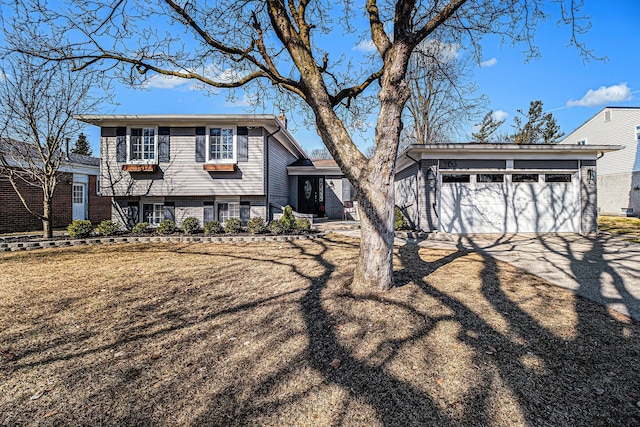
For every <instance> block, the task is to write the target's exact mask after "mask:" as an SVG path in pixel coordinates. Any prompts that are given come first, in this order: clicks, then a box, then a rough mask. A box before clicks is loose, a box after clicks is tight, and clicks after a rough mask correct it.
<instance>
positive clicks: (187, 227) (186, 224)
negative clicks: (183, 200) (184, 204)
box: [180, 216, 200, 234]
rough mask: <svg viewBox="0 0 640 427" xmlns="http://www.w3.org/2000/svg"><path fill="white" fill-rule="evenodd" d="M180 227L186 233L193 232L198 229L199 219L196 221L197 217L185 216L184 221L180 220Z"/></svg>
mask: <svg viewBox="0 0 640 427" xmlns="http://www.w3.org/2000/svg"><path fill="white" fill-rule="evenodd" d="M180 228H182V231H184V232H185V233H187V234H193V233H195V232H197V231H198V230H199V229H200V221H198V218H194V217H192V216H190V217H189V218H185V219H184V221H182V224H180Z"/></svg>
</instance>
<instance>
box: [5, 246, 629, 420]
mask: <svg viewBox="0 0 640 427" xmlns="http://www.w3.org/2000/svg"><path fill="white" fill-rule="evenodd" d="M357 245H358V243H357V241H355V240H351V239H346V238H341V237H338V236H335V235H332V236H328V237H325V238H323V239H317V240H314V241H305V242H298V241H295V242H287V243H283V244H275V245H271V246H268V245H267V246H268V249H265V248H267V246H265V245H256V246H255V248H258V247H259V248H262V249H260V250H256V249H253V248H254V246H252V245H246V246H245V245H234V246H233V248H232V246H217V247H213V248H212V247H209V246H198V245H166V246H162V249H159V250H157V249H154V250H151V251H148V252H149V253H150V255H152V256H153V257H154V258H155V259H159V258H161V257H162V256H163V254H164V253H168V254H173V255H175V256H176V257H177V260H178V262H177V264H176V265H178V264H180V262H181V261H180V260H185V262H186V260H188V262H197V263H198V264H197V265H196V264H194V265H188V266H186V268H188V269H189V270H190V272H191V273H190V275H189V276H188V277H189V278H188V281H185V280H186V279H185V278H184V276H181V274H182V273H181V271H175V272H174V271H172V268H173V267H174V266H172V265H167V267H166V273H163V274H162V277H158V278H157V281H158V288H157V289H158V290H157V293H156V291H154V292H153V293H150V294H144V293H143V294H136V293H135V291H136V289H137V288H136V283H137V282H136V281H135V280H132V281H128V282H126V283H114V284H113V287H112V288H109V289H111V290H110V291H109V292H112V293H115V294H118V295H117V297H114V298H113V299H112V300H111V299H110V300H109V303H108V304H107V308H106V312H107V313H109V312H110V310H116V308H117V307H116V306H115V304H121V305H123V306H125V308H126V310H125V311H124V312H123V313H115V312H114V317H117V319H116V320H113V321H112V322H113V323H110V324H108V328H106V329H107V331H106V332H104V331H101V330H100V329H99V327H100V325H90V326H87V329H88V330H89V332H90V335H96V334H107V336H106V337H104V340H103V341H104V342H102V341H92V340H91V339H87V337H86V334H85V335H78V336H70V337H68V338H69V342H67V343H66V344H64V345H63V344H62V343H61V342H60V340H59V339H58V338H56V339H55V341H54V342H53V343H52V344H51V346H45V347H43V348H40V347H36V348H32V349H25V353H24V354H18V357H17V360H15V361H11V362H9V363H5V364H4V365H3V369H7V371H6V372H7V373H8V374H10V375H11V374H15V375H21V376H22V377H23V378H24V379H25V380H26V381H28V380H31V381H34V383H38V381H40V382H42V381H43V377H44V378H49V379H51V378H53V379H54V380H55V383H54V384H52V385H49V386H44V387H45V389H47V388H48V390H49V391H48V392H45V393H44V394H43V396H42V397H40V398H38V399H36V400H33V401H30V399H29V396H28V395H26V396H24V397H22V398H17V397H16V395H15V394H14V396H13V398H15V399H16V400H15V401H14V402H16V403H15V404H16V405H17V404H18V402H21V403H20V404H22V405H24V407H22V408H21V409H16V407H14V406H13V404H12V403H11V402H10V401H7V400H6V399H5V400H4V403H3V400H2V399H0V412H3V408H4V409H10V410H11V411H6V412H5V414H12V413H13V412H12V411H18V412H20V411H21V412H20V413H21V414H22V415H21V416H22V418H21V417H20V416H15V415H5V417H6V418H4V419H3V418H2V416H0V424H3V423H8V424H10V423H12V422H16V423H17V422H19V421H25V422H28V421H26V420H29V419H31V420H39V421H38V422H41V423H42V424H55V423H61V422H66V423H72V424H73V423H76V424H86V423H99V424H109V425H116V424H117V425H134V424H135V425H158V424H164V425H185V424H188V425H221V426H222V425H224V426H231V425H381V426H408V425H421V426H422V425H438V426H446V425H518V424H519V425H599V424H600V425H602V424H606V425H634V424H637V422H638V421H639V419H638V412H639V411H638V408H636V407H634V405H635V401H636V400H640V399H635V400H633V399H632V398H631V397H632V396H633V393H637V392H638V391H640V384H638V378H637V374H636V367H635V363H636V362H637V357H638V354H637V350H638V348H640V344H639V343H638V331H639V328H638V326H637V324H623V323H620V322H617V321H613V320H612V319H611V318H610V317H609V316H608V315H607V314H606V312H605V311H604V310H602V309H601V308H600V307H599V306H597V305H595V304H593V303H591V302H589V301H585V300H582V299H580V298H576V299H575V300H574V299H572V297H570V296H568V297H566V299H564V300H563V299H560V300H554V301H545V298H546V296H547V293H548V290H549V288H552V287H549V286H548V285H547V284H546V283H544V282H542V281H539V280H535V279H532V278H531V277H529V276H527V277H525V276H522V277H519V276H518V274H519V272H515V273H514V272H513V271H510V270H509V271H503V270H504V269H505V268H506V267H505V268H503V267H502V264H498V263H496V262H495V261H494V260H493V259H492V258H490V257H488V256H481V255H478V254H474V253H471V252H469V251H466V250H463V249H458V250H454V251H437V250H426V249H422V250H421V249H420V248H419V247H418V246H417V245H406V246H402V247H400V248H398V251H397V255H398V256H397V258H396V261H397V265H396V268H395V269H396V278H397V281H398V287H396V288H394V289H393V290H392V291H390V292H387V293H375V292H371V293H356V292H353V291H351V290H350V289H349V283H350V281H351V278H352V266H353V262H354V261H355V257H356V254H357ZM154 248H155V246H154ZM200 248H203V250H200ZM205 248H206V249H205ZM231 249H233V250H231ZM127 251H130V253H132V254H133V253H135V252H147V251H146V249H145V247H144V246H143V245H142V246H122V247H121V249H120V252H125V254H124V255H125V256H126V252H127ZM274 254H275V255H274ZM194 257H195V258H194ZM221 262H223V263H222V264H221ZM214 265H215V266H216V269H217V270H216V271H215V272H214V274H215V277H211V272H210V271H208V272H207V266H214ZM468 265H471V266H472V267H473V268H471V269H469V270H468V271H467V270H465V268H467V267H468ZM200 269H202V272H200ZM210 269H211V267H209V270H210ZM274 276H275V277H274ZM181 280H182V281H181ZM521 281H524V284H521V283H520V282H521ZM105 287H108V285H105ZM214 288H215V289H218V290H219V291H218V292H217V293H214V290H215V289H214ZM519 288H527V289H528V288H533V290H534V292H533V293H524V294H523V295H520V294H518V290H519ZM154 289H155V288H154ZM514 289H515V290H514ZM152 290H153V289H152ZM146 292H148V291H146ZM536 292H538V294H536ZM112 296H113V295H112ZM572 301H575V308H574V310H575V313H573V314H574V316H576V317H577V318H579V319H580V323H581V325H584V324H586V323H585V322H591V323H590V326H589V328H588V330H589V331H597V332H598V333H599V334H600V336H599V339H593V337H591V336H587V330H584V329H575V330H573V329H571V328H569V329H571V331H569V332H567V331H566V330H564V329H562V328H561V327H557V328H554V325H553V324H551V325H547V324H546V323H545V318H544V316H540V315H539V313H535V310H540V311H542V313H543V314H547V315H548V317H549V318H554V316H557V313H556V312H559V313H561V314H564V313H565V312H563V311H562V310H563V307H562V305H563V304H566V303H567V302H569V303H570V302H572ZM546 303H548V304H549V305H548V306H546V307H545V306H544V304H546ZM565 308H566V307H565ZM568 311H571V310H568ZM488 312H491V315H488V314H487V313H488ZM61 313H62V314H65V313H66V312H65V311H64V309H61ZM104 321H105V322H108V321H109V319H105V320H104ZM581 325H578V326H581ZM102 326H103V328H104V325H102ZM33 327H37V326H33ZM565 329H566V328H565ZM0 334H1V332H0ZM57 334H59V335H64V333H63V332H57ZM563 334H564V335H563ZM572 334H573V335H572ZM14 338H15V339H16V340H17V339H18V338H17V337H14ZM605 341H606V342H605ZM633 351H635V354H634V352H633ZM119 352H122V353H124V355H121V356H117V354H118V353H119ZM38 353H40V354H38ZM156 356H157V357H156ZM32 372H33V374H32ZM2 381H8V378H4V377H2V376H0V390H2V388H3V384H2ZM594 384H596V385H599V387H601V388H602V389H603V390H604V392H603V393H602V394H598V393H597V390H595V389H594ZM5 385H7V386H8V382H7V384H5ZM12 387H15V388H16V389H17V388H19V387H18V386H16V385H13V384H12ZM625 393H626V394H625ZM52 413H53V415H49V416H48V417H45V415H47V414H52ZM9 416H12V418H9Z"/></svg>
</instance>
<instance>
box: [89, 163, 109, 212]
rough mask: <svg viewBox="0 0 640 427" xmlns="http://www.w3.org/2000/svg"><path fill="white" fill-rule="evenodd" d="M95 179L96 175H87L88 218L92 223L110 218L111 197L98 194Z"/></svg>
mask: <svg viewBox="0 0 640 427" xmlns="http://www.w3.org/2000/svg"><path fill="white" fill-rule="evenodd" d="M97 179H98V177H97V176H95V175H89V189H88V193H89V220H90V221H91V222H92V223H94V224H98V223H99V222H100V221H104V220H105V219H111V197H106V196H99V195H98V193H97V183H96V181H97Z"/></svg>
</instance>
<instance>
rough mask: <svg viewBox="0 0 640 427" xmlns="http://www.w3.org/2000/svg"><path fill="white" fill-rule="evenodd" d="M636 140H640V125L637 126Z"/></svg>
mask: <svg viewBox="0 0 640 427" xmlns="http://www.w3.org/2000/svg"><path fill="white" fill-rule="evenodd" d="M636 141H638V142H640V125H638V126H636Z"/></svg>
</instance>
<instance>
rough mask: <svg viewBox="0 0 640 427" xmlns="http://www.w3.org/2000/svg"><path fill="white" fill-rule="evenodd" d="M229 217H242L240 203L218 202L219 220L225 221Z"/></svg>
mask: <svg viewBox="0 0 640 427" xmlns="http://www.w3.org/2000/svg"><path fill="white" fill-rule="evenodd" d="M229 218H240V203H238V202H225V203H218V221H220V222H225V221H226V220H228V219H229Z"/></svg>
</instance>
